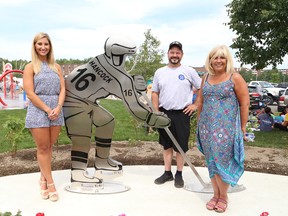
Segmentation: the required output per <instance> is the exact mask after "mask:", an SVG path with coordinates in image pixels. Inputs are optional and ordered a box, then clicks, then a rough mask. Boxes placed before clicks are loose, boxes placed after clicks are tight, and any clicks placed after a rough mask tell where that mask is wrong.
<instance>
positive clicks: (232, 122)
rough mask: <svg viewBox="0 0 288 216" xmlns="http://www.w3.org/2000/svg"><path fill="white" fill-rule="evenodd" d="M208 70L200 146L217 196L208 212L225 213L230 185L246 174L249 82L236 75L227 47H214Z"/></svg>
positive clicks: (200, 118) (202, 98) (201, 110)
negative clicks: (245, 152)
mask: <svg viewBox="0 0 288 216" xmlns="http://www.w3.org/2000/svg"><path fill="white" fill-rule="evenodd" d="M205 67H206V69H207V71H208V74H206V76H204V78H203V79H202V86H201V89H200V92H199V98H198V99H199V101H198V103H199V104H198V129H197V145H198V148H199V150H200V151H201V152H202V153H203V154H204V155H205V159H206V164H207V167H208V171H209V177H210V178H211V182H212V186H213V191H214V195H213V197H212V198H211V200H210V201H209V202H208V203H207V204H206V208H207V209H208V210H215V211H216V212H225V210H226V208H227V204H228V195H227V192H228V188H229V185H231V186H234V185H236V184H237V182H238V180H239V178H240V177H241V175H242V174H243V172H244V138H245V133H246V123H247V120H248V113H249V103H250V101H249V93H248V87H247V84H246V82H245V80H244V79H243V78H242V76H241V75H240V74H239V73H234V66H233V60H232V56H231V54H230V53H229V50H228V48H227V47H226V46H224V45H221V46H217V47H215V48H213V49H212V50H211V52H210V53H209V55H208V57H207V59H206V63H205Z"/></svg>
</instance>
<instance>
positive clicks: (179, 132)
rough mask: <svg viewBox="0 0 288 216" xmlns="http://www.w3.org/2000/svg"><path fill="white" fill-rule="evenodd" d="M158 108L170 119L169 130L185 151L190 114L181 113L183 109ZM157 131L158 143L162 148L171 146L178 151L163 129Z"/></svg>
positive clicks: (186, 149)
mask: <svg viewBox="0 0 288 216" xmlns="http://www.w3.org/2000/svg"><path fill="white" fill-rule="evenodd" d="M159 110H160V111H161V112H164V113H165V114H166V115H167V116H168V117H169V118H170V119H171V126H170V127H169V130H170V131H171V133H172V134H173V136H174V137H175V139H176V140H177V142H178V144H179V145H180V146H181V148H182V150H183V151H184V152H187V151H188V141H189V135H190V116H188V115H186V114H185V113H183V110H165V109H163V108H160V109H159ZM158 132H159V143H160V144H161V145H162V146H163V147H164V150H167V149H169V148H171V147H173V149H174V151H176V152H179V151H178V149H177V147H176V146H175V145H174V143H173V142H172V140H171V139H170V137H169V136H168V134H167V133H166V131H165V130H164V129H158Z"/></svg>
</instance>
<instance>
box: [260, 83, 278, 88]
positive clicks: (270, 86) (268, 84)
mask: <svg viewBox="0 0 288 216" xmlns="http://www.w3.org/2000/svg"><path fill="white" fill-rule="evenodd" d="M260 85H261V87H262V88H275V87H274V86H273V85H272V84H271V83H269V82H260Z"/></svg>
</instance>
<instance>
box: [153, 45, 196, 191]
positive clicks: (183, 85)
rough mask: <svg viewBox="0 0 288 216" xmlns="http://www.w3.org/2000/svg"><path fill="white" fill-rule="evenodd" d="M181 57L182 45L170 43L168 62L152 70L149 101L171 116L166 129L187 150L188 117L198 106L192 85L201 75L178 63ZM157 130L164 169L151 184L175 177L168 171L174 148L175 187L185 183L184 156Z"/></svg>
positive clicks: (161, 131) (160, 130)
mask: <svg viewBox="0 0 288 216" xmlns="http://www.w3.org/2000/svg"><path fill="white" fill-rule="evenodd" d="M182 57H183V50H182V44H181V43H180V42H178V41H174V42H172V43H171V44H170V45H169V49H168V60H169V63H168V65H166V66H164V67H162V68H159V69H158V70H157V71H156V72H155V76H154V79H153V86H152V104H153V106H154V108H155V109H156V110H157V111H160V112H164V113H165V114H166V115H167V116H168V118H170V119H171V126H170V127H169V130H170V131H171V133H172V134H173V135H174V137H175V139H176V140H177V142H178V143H179V145H180V146H181V148H182V150H183V151H184V152H187V151H188V139H189V134H190V116H191V114H192V113H193V112H194V111H195V110H196V109H197V106H196V105H195V104H192V98H193V87H195V88H196V89H199V88H200V85H201V78H200V77H199V75H198V74H197V72H196V71H195V70H194V69H193V68H191V67H188V66H183V65H181V60H182ZM158 131H159V143H160V144H161V145H162V146H163V159H164V169H165V172H164V174H163V175H161V176H160V177H159V178H157V179H156V180H155V181H154V183H155V184H163V183H165V182H167V181H173V180H174V177H173V174H172V171H171V163H172V158H173V150H174V151H175V152H176V163H177V172H176V174H175V181H174V186H175V187H176V188H182V187H183V186H184V181H183V177H182V169H183V166H184V158H183V156H182V155H181V153H179V151H178V149H177V147H176V146H175V145H174V143H173V142H172V140H171V139H170V137H169V136H168V134H167V133H166V131H165V130H164V129H159V130H158Z"/></svg>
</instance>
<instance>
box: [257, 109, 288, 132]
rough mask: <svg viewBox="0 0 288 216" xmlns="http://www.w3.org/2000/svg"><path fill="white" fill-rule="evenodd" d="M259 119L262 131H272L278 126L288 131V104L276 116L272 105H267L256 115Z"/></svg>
mask: <svg viewBox="0 0 288 216" xmlns="http://www.w3.org/2000/svg"><path fill="white" fill-rule="evenodd" d="M256 117H257V119H258V120H259V124H260V125H259V128H258V129H260V131H272V130H273V128H278V129H280V130H282V131H288V105H287V106H286V107H285V108H284V110H283V111H282V112H281V113H280V114H279V115H278V116H275V115H274V114H273V112H272V111H271V108H270V107H265V108H263V109H261V111H260V112H259V113H258V114H257V115H256Z"/></svg>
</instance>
